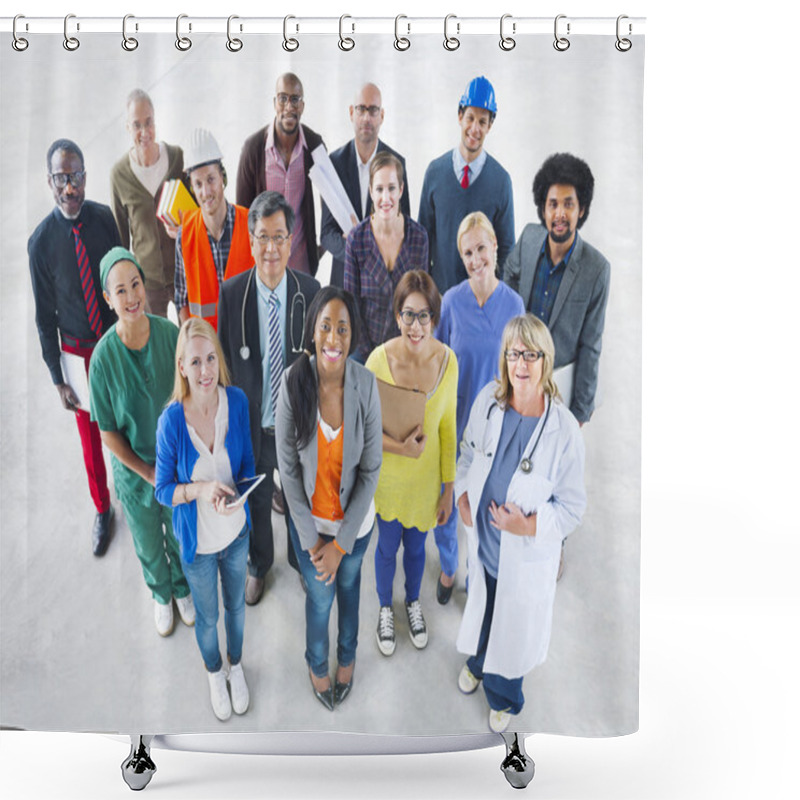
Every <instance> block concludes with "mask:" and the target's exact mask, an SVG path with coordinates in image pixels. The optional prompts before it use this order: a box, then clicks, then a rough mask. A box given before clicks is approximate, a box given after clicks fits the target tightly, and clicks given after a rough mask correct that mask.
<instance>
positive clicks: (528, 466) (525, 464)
mask: <svg viewBox="0 0 800 800" xmlns="http://www.w3.org/2000/svg"><path fill="white" fill-rule="evenodd" d="M552 404H553V403H552V400H551V399H550V398H549V397H548V398H547V399H546V400H545V406H546V407H545V411H544V419H543V420H542V422H541V424H540V425H539V433H538V434H537V435H536V441H535V442H534V443H533V447H531V451H530V453H528V455H527V456H525V458H523V459H522V461H520V462H519V468H520V469H521V470H522V471H523V472H524V473H525V474H526V475H529V474H530V472H531V470H532V469H533V454H534V453H535V452H536V447H537V445H538V444H539V439H541V438H542V434H543V433H544V429H545V427H546V426H547V418H548V417H549V416H550V407H551V406H552ZM496 407H497V401H495V402H493V403H492V404H491V405H490V406H489V410H488V411H487V412H486V420H487V422H488V420H489V417H490V416H491V414H492V411H493V410H494V409H495V408H496Z"/></svg>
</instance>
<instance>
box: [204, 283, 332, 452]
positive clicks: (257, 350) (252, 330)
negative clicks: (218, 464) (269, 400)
mask: <svg viewBox="0 0 800 800" xmlns="http://www.w3.org/2000/svg"><path fill="white" fill-rule="evenodd" d="M255 272H256V268H255V267H253V268H252V269H249V270H247V272H242V273H240V274H239V275H235V276H234V277H233V278H229V279H228V280H226V281H223V283H222V285H221V286H220V291H219V304H218V306H217V313H218V318H217V333H218V334H219V340H220V342H221V344H222V352H223V353H224V354H225V360H226V361H227V362H228V369H229V370H230V373H231V382H232V383H233V385H234V386H238V387H239V388H240V389H242V391H244V393H245V394H246V395H247V400H248V405H249V406H250V434H251V437H252V439H253V455H254V456H255V459H256V461H258V456H259V451H260V450H261V397H262V389H263V373H262V368H261V365H262V362H263V356H262V353H261V337H260V336H259V332H258V289H257V288H256V283H255V282H256V275H255ZM286 275H287V280H288V284H287V287H286V343H285V347H284V351H283V361H284V365H285V369H288V368H289V367H290V366H291V365H292V364H293V363H294V361H295V359H296V358H297V356H298V355H300V353H301V352H302V351H303V349H304V348H310V344H311V343H310V342H304V341H303V328H304V326H305V319H306V311H307V309H308V307H309V305H310V304H311V300H312V299H313V298H314V295H315V294H316V293H317V292H318V291H319V283H318V282H317V281H316V280H315V279H314V278H311V277H309V276H308V275H304V274H303V273H302V272H295V271H294V270H291V269H287V270H286ZM248 283H249V289H248ZM245 293H246V295H247V297H246V299H245ZM243 303H244V339H242V304H243ZM245 344H246V345H247V347H248V348H249V350H250V355H249V357H248V358H242V352H241V351H242V347H243V346H244V345H245Z"/></svg>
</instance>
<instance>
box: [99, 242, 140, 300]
mask: <svg viewBox="0 0 800 800" xmlns="http://www.w3.org/2000/svg"><path fill="white" fill-rule="evenodd" d="M120 261H130V262H131V263H133V264H135V265H136V269H138V270H139V274H140V275H141V276H142V282H144V280H145V277H144V270H143V269H142V265H141V264H140V263H139V262H138V261H137V260H136V256H134V255H133V253H131V251H130V250H127V249H126V248H124V247H120V246H119V245H117V246H116V247H112V248H111V249H110V250H109V251H108V252H107V253H106V254H105V255H104V256H103V258H102V259H100V284H101V285H102V287H103V291H105V290H106V281H107V280H108V273H109V272H111V268H112V267H113V266H114V264H116V263H118V262H120Z"/></svg>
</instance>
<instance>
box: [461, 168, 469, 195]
mask: <svg viewBox="0 0 800 800" xmlns="http://www.w3.org/2000/svg"><path fill="white" fill-rule="evenodd" d="M468 187H469V164H465V165H464V174H463V176H462V177H461V188H462V189H466V188H468Z"/></svg>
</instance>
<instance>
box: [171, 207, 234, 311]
mask: <svg viewBox="0 0 800 800" xmlns="http://www.w3.org/2000/svg"><path fill="white" fill-rule="evenodd" d="M235 221H236V208H235V206H233V205H232V204H231V203H229V202H228V201H227V200H226V201H225V224H224V225H223V226H222V236H220V237H219V241H217V240H216V239H214V237H213V236H212V235H211V234H210V233H209V232H208V228H206V235H207V236H208V243H209V244H210V245H211V255H212V257H213V259H214V266H215V267H216V268H217V280H218V281H219V283H220V285H222V281H223V280H224V279H225V267H226V266H227V264H228V256H229V255H230V252H231V241H232V240H233V224H234V222H235ZM182 232H183V228H178V238H177V239H176V240H175V309H176V310H177V311H180V310H181V309H182V308H183V307H184V306H187V305H189V294H188V292H187V290H186V267H185V266H184V263H183V247H182V244H181V234H182Z"/></svg>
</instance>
